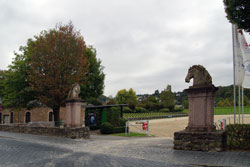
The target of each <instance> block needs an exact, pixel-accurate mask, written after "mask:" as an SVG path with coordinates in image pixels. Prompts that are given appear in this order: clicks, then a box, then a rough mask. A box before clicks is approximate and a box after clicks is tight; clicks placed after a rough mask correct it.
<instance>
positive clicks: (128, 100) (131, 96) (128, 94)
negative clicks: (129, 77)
mask: <svg viewBox="0 0 250 167" xmlns="http://www.w3.org/2000/svg"><path fill="white" fill-rule="evenodd" d="M115 100H116V101H117V103H118V104H128V105H129V107H130V108H131V109H134V108H135V106H136V104H137V96H136V93H135V91H134V90H133V89H132V88H130V89H129V90H128V91H127V90H126V89H122V90H119V91H118V92H117V94H116V96H115Z"/></svg>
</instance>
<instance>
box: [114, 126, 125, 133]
mask: <svg viewBox="0 0 250 167" xmlns="http://www.w3.org/2000/svg"><path fill="white" fill-rule="evenodd" d="M124 132H125V126H119V127H114V128H113V133H124Z"/></svg>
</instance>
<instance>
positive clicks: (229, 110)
mask: <svg viewBox="0 0 250 167" xmlns="http://www.w3.org/2000/svg"><path fill="white" fill-rule="evenodd" d="M183 112H184V113H188V110H187V109H185V110H184V111H183ZM236 113H239V108H238V107H236ZM244 113H245V114H250V106H245V107H244ZM232 114H234V107H215V108H214V115H232Z"/></svg>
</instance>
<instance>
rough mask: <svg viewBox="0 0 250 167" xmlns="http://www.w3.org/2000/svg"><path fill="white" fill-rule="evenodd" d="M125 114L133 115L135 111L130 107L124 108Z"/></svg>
mask: <svg viewBox="0 0 250 167" xmlns="http://www.w3.org/2000/svg"><path fill="white" fill-rule="evenodd" d="M123 112H124V113H133V112H134V111H133V110H131V109H130V108H129V107H124V108H123Z"/></svg>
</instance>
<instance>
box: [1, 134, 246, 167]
mask: <svg viewBox="0 0 250 167" xmlns="http://www.w3.org/2000/svg"><path fill="white" fill-rule="evenodd" d="M0 162H1V163H0V167H33V166H36V167H40V166H41V167H42V166H47V167H64V166H65V167H68V166H70V167H71V166H72V167H81V166H84V167H93V166H94V167H105V166H107V167H112V166H115V167H120V166H121V167H131V166H138V167H140V166H142V167H151V166H154V167H163V166H164V167H195V166H196V167H197V166H201V167H202V166H204V167H205V166H206V167H209V166H217V167H219V166H224V167H225V166H230V167H249V166H250V152H235V151H234V152H232V151H226V152H198V151H184V150H174V149H173V140H171V139H167V138H157V137H142V138H121V137H110V136H93V137H92V138H91V139H88V140H83V139H76V140H73V139H62V138H56V137H45V136H36V135H28V134H17V133H8V132H0Z"/></svg>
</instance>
